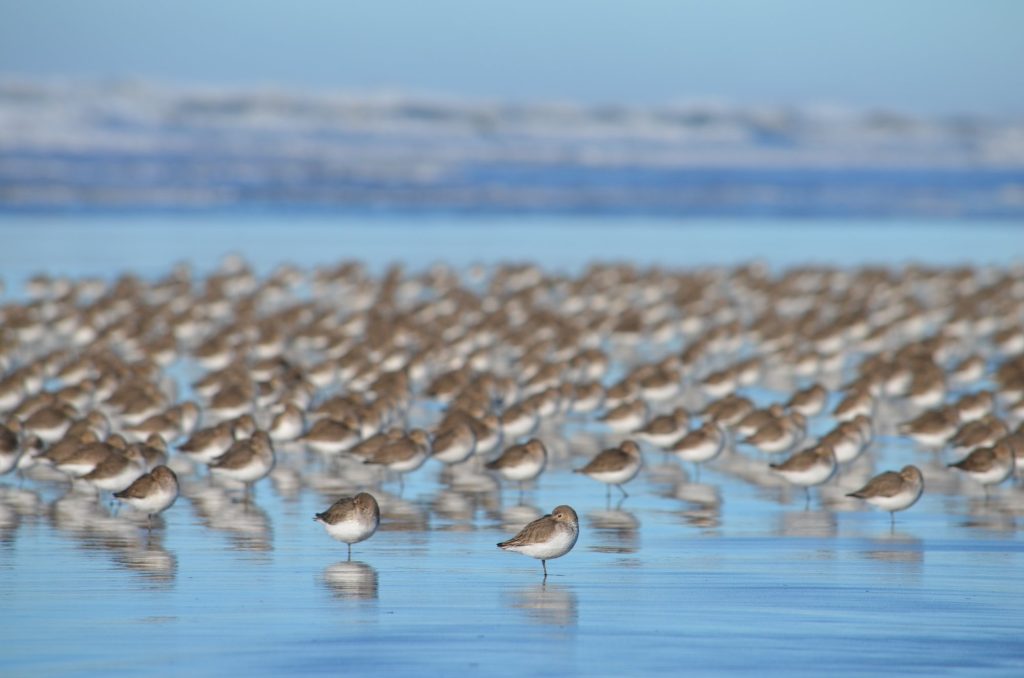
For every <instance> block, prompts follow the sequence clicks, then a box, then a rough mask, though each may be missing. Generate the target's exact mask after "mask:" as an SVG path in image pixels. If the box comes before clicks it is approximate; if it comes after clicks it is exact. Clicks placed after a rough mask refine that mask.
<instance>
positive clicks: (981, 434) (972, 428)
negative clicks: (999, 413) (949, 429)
mask: <svg viewBox="0 0 1024 678" xmlns="http://www.w3.org/2000/svg"><path fill="white" fill-rule="evenodd" d="M1007 433H1009V429H1007V427H1006V424H1005V423H1003V421H1002V420H1001V419H999V418H998V417H996V416H994V415H991V414H989V415H985V416H984V417H982V418H981V419H976V420H975V421H972V422H970V423H968V424H964V425H963V426H961V427H960V429H959V430H957V432H956V434H955V435H954V436H953V437H952V438H950V439H949V445H950V448H951V449H952V452H953V454H954V456H955V458H957V459H962V458H963V457H965V456H967V455H968V454H969V453H970V452H971V451H972V450H975V449H977V448H979V447H987V446H989V445H994V444H995V443H996V441H997V440H999V439H1000V438H1002V437H1003V436H1005V435H1006V434H1007Z"/></svg>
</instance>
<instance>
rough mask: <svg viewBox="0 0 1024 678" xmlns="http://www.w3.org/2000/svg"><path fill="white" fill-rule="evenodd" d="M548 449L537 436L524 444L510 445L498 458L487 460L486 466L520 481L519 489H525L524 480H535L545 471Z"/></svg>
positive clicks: (510, 478)
mask: <svg viewBox="0 0 1024 678" xmlns="http://www.w3.org/2000/svg"><path fill="white" fill-rule="evenodd" d="M547 461H548V450H547V448H546V447H544V443H542V442H541V441H540V440H538V439H537V438H531V439H530V440H528V441H526V442H525V443H523V444H522V445H513V446H512V447H509V448H508V449H506V450H505V451H504V452H502V453H501V456H500V457H498V458H497V459H494V460H492V461H489V462H487V464H486V468H488V469H490V470H492V471H497V472H498V473H500V474H501V475H503V476H504V477H505V478H507V479H508V480H514V481H516V482H518V483H519V491H520V492H522V490H523V482H525V481H527V480H533V479H534V478H536V477H537V476H539V475H540V474H541V473H542V472H543V471H544V466H545V465H547Z"/></svg>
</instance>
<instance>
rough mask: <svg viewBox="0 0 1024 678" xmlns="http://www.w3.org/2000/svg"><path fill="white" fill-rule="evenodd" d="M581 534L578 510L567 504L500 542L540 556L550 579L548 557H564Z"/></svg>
mask: <svg viewBox="0 0 1024 678" xmlns="http://www.w3.org/2000/svg"><path fill="white" fill-rule="evenodd" d="M579 536H580V521H579V518H578V517H577V515H576V511H574V510H573V508H572V507H571V506H564V505H563V506H558V507H556V508H555V510H554V511H552V512H551V513H549V514H548V515H546V516H543V517H541V518H538V519H537V520H534V521H533V522H531V523H529V524H528V525H527V526H526V527H524V528H523V529H522V530H520V531H519V534H517V535H516V536H514V537H512V538H511V539H509V540H508V541H503V542H500V543H499V544H498V548H500V549H503V550H505V551H515V552H516V553H522V554H523V555H527V556H530V557H531V558H537V559H539V560H540V563H541V566H542V567H543V568H544V578H545V579H547V576H548V563H547V561H549V560H554V559H555V558H561V557H562V556H564V555H565V554H566V553H568V552H569V551H571V550H572V547H573V546H575V545H576V539H577V538H578V537H579Z"/></svg>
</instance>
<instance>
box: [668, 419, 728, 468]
mask: <svg viewBox="0 0 1024 678" xmlns="http://www.w3.org/2000/svg"><path fill="white" fill-rule="evenodd" d="M724 448H725V431H724V430H723V429H722V427H721V426H720V425H718V424H717V423H715V422H713V421H706V422H704V423H703V424H702V425H701V426H700V427H699V428H695V429H694V430H692V431H690V432H689V433H687V434H686V435H685V436H683V437H682V438H680V439H679V440H678V441H677V442H676V443H675V444H674V445H673V446H672V447H671V448H669V449H670V450H671V451H672V452H673V453H674V454H675V455H676V456H677V457H679V458H680V459H682V460H683V461H689V462H692V463H694V464H696V465H697V468H698V469H699V468H700V465H701V464H703V463H704V462H707V461H711V460H712V459H714V458H715V457H717V456H718V455H719V454H721V452H722V450H723V449H724Z"/></svg>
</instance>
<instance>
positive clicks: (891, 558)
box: [863, 532, 924, 572]
mask: <svg viewBox="0 0 1024 678" xmlns="http://www.w3.org/2000/svg"><path fill="white" fill-rule="evenodd" d="M863 554H864V557H866V558H870V559H871V560H875V561H878V562H883V563H895V564H899V565H909V566H913V569H914V570H915V571H917V572H920V569H921V568H920V566H921V564H922V563H923V562H924V542H922V541H921V540H920V539H918V538H917V537H915V536H914V535H912V534H907V533H905V532H892V533H890V534H887V535H883V536H879V537H877V538H875V539H873V540H871V542H870V543H869V548H867V549H866V550H865V551H864V552H863Z"/></svg>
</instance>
